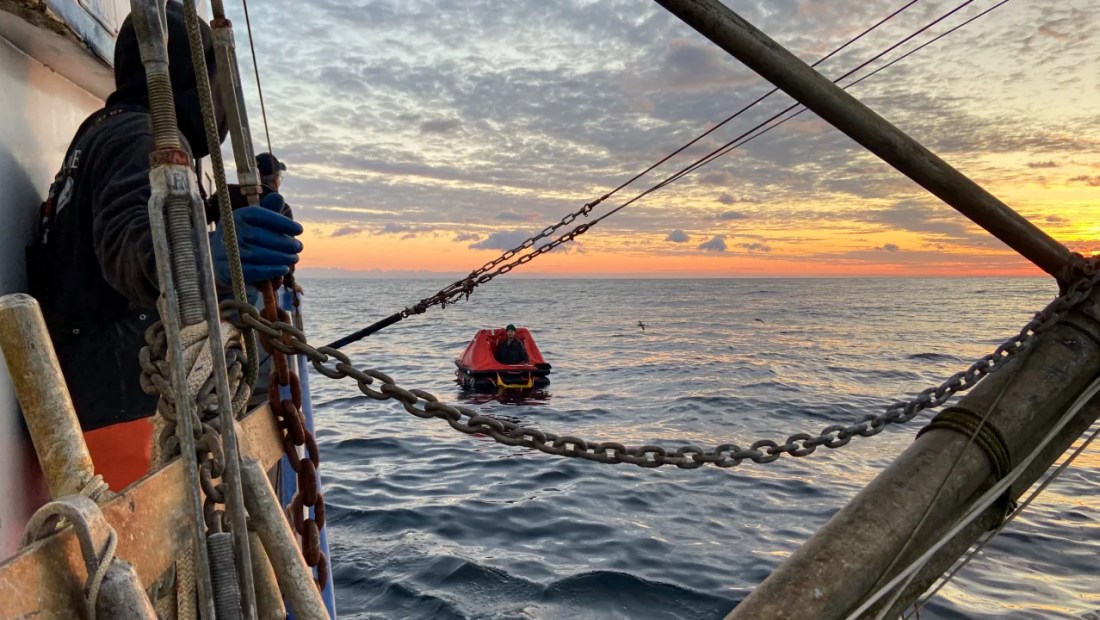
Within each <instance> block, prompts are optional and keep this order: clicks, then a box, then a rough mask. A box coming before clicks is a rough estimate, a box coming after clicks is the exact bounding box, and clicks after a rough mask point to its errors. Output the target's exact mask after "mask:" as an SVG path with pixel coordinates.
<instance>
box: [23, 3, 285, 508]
mask: <svg viewBox="0 0 1100 620" xmlns="http://www.w3.org/2000/svg"><path fill="white" fill-rule="evenodd" d="M167 25H168V30H167V33H168V53H169V63H170V65H169V69H170V75H171V81H172V89H173V95H174V99H175V104H176V114H177V124H178V128H179V131H180V135H181V137H182V143H183V148H184V149H185V150H186V151H187V152H188V153H190V155H191V156H192V157H194V158H196V159H198V158H202V157H205V156H206V155H208V154H209V152H210V149H211V145H208V144H207V140H206V134H205V131H204V129H203V122H202V115H201V110H200V107H199V93H198V89H197V87H196V84H195V76H194V68H193V65H192V63H191V55H190V51H189V47H188V39H187V31H186V29H185V27H184V16H183V7H182V5H181V4H179V3H178V2H174V1H170V2H168V3H167ZM202 38H203V43H204V47H205V55H206V63H207V67H208V69H209V71H210V75H211V83H212V84H215V85H216V83H217V82H216V80H215V79H214V78H215V73H216V67H215V56H214V49H213V45H212V42H211V35H210V29H209V27H207V26H206V24H202ZM114 70H115V91H114V92H113V93H112V94H111V95H110V96H109V97H108V98H107V101H106V104H105V106H104V107H103V108H102V109H100V110H98V111H96V112H95V113H93V114H92V115H91V116H90V117H89V118H88V119H87V120H85V121H84V122H83V123H82V124H81V126H80V128H79V129H78V130H77V132H76V135H75V136H74V138H73V141H72V143H71V144H70V146H69V149H68V151H67V152H66V154H65V159H64V162H63V164H62V167H61V171H60V172H59V173H58V175H57V176H56V177H55V180H54V183H53V185H52V186H51V187H50V191H49V195H48V198H47V200H46V202H45V203H44V204H43V205H42V208H41V219H40V223H39V231H38V236H37V240H36V243H35V244H34V245H33V246H32V247H30V248H28V256H27V259H28V260H27V263H28V275H29V281H30V291H31V294H32V295H34V296H35V297H36V298H38V301H39V302H40V304H41V306H42V309H43V313H44V315H45V316H46V322H47V325H48V327H49V330H50V335H51V337H52V339H53V343H54V347H55V349H56V350H57V355H58V359H59V360H60V362H61V369H62V372H63V373H64V375H65V380H66V383H67V384H68V388H69V392H70V394H71V396H72V400H73V404H74V406H75V408H76V412H77V417H78V418H79V419H80V423H81V426H82V428H83V430H84V432H85V440H86V442H87V444H88V448H89V450H90V452H91V454H92V459H93V461H94V463H95V465H96V469H97V471H99V473H101V474H103V476H104V478H105V479H106V480H107V482H108V484H110V485H111V487H112V488H114V489H119V488H122V487H123V486H125V485H126V484H129V483H130V482H132V481H133V480H136V479H137V478H138V477H140V476H141V475H143V474H144V473H145V472H146V471H147V470H148V467H149V454H150V448H151V445H152V424H150V422H149V420H148V417H149V416H152V415H153V414H154V413H155V412H156V405H157V398H156V397H155V396H150V395H148V394H145V393H144V392H143V391H142V389H141V385H140V382H139V376H140V373H141V368H140V366H139V364H138V353H139V351H140V350H141V347H142V346H144V339H143V334H144V332H145V330H146V328H148V327H149V326H150V325H151V324H152V323H153V322H154V321H156V320H157V319H158V318H159V317H158V315H157V311H156V301H157V296H158V281H157V268H156V258H155V256H154V254H153V240H152V232H151V230H150V228H149V215H148V203H149V197H150V194H151V188H150V185H149V154H150V153H151V152H152V150H153V132H152V124H151V118H150V113H149V103H148V94H147V87H146V80H145V68H144V66H143V65H142V62H141V54H140V51H139V48H138V41H137V36H136V34H135V31H134V27H133V24H132V21H131V18H130V17H127V18H126V21H125V22H124V23H123V25H122V28H121V30H120V31H119V35H118V39H117V41H116V43H115V54H114ZM215 88H216V86H215ZM214 100H215V102H217V101H219V96H218V93H217V92H215V93H214ZM218 115H219V117H220V118H219V124H220V127H222V130H221V139H222V140H224V139H225V135H226V131H225V129H224V127H225V126H226V123H225V120H224V114H222V113H220V112H219V114H218ZM213 148H220V146H219V145H213ZM282 204H283V200H282V198H281V196H279V195H278V194H277V193H272V194H271V195H269V196H267V197H265V198H264V202H263V203H262V205H261V206H254V207H246V208H244V209H240V210H238V211H235V212H234V221H235V223H236V225H237V234H238V236H239V242H240V244H241V255H242V257H244V258H243V259H242V260H244V264H243V267H244V271H245V278H246V280H248V281H249V282H250V283H255V282H260V281H263V280H268V279H271V278H274V277H277V276H280V275H283V274H285V273H287V272H288V271H289V268H290V266H291V265H293V264H294V263H296V262H297V260H298V253H299V252H300V251H301V249H302V244H301V243H300V242H299V241H298V240H297V239H295V238H294V237H295V236H296V235H298V234H301V232H302V228H301V226H300V225H298V224H297V223H295V222H293V221H292V220H290V219H289V218H286V217H285V216H283V215H281V214H280V213H279V211H280V210H281V208H282ZM220 245H221V231H220V228H219V229H218V230H217V231H216V232H214V233H213V237H212V239H211V246H212V250H213V251H212V254H213V259H214V263H215V265H214V267H215V269H214V271H215V274H216V278H217V279H218V280H219V285H220V286H221V287H224V288H228V287H229V282H228V265H227V263H226V259H225V252H224V251H220V250H219V246H220Z"/></svg>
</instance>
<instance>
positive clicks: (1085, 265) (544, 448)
mask: <svg viewBox="0 0 1100 620" xmlns="http://www.w3.org/2000/svg"><path fill="white" fill-rule="evenodd" d="M1098 266H1100V259H1097V258H1095V257H1094V258H1092V259H1089V260H1084V259H1081V258H1080V257H1078V258H1077V260H1075V261H1074V264H1073V265H1071V266H1070V268H1069V269H1067V272H1066V274H1065V277H1064V278H1063V281H1064V282H1072V284H1070V285H1068V286H1066V287H1064V291H1063V293H1062V294H1060V295H1059V296H1058V297H1056V298H1055V299H1054V301H1052V302H1051V303H1050V304H1049V305H1047V307H1046V308H1044V309H1043V310H1041V311H1040V312H1038V313H1036V314H1035V316H1034V317H1033V318H1032V319H1031V320H1030V321H1028V323H1027V324H1026V325H1024V327H1023V328H1022V329H1021V330H1020V332H1019V333H1018V334H1016V335H1015V336H1013V337H1011V338H1009V339H1008V340H1006V341H1005V342H1003V343H1002V344H1001V345H1000V346H998V347H997V348H996V349H995V350H994V351H993V352H992V353H990V354H988V355H986V356H984V357H982V358H981V359H979V360H977V361H976V362H974V363H973V364H971V365H970V367H969V368H967V369H966V370H964V371H961V372H957V373H955V374H954V375H952V376H951V377H949V378H948V379H947V380H946V381H944V382H943V383H942V384H940V385H939V386H936V387H930V388H927V389H925V390H923V391H921V392H920V393H919V394H917V395H916V396H915V397H913V398H912V399H910V400H908V401H899V402H895V403H893V404H891V405H890V406H889V407H887V409H886V411H885V412H884V413H882V414H879V415H875V414H866V415H864V416H862V417H861V418H860V419H859V420H858V421H857V422H855V423H853V424H849V425H843V424H834V425H831V426H828V427H826V428H825V429H823V430H822V431H821V432H820V433H819V434H818V435H817V436H814V435H811V434H810V433H795V434H793V435H791V436H789V437H787V440H786V441H785V442H784V443H782V444H780V443H777V442H775V441H772V440H770V439H760V440H757V441H754V442H753V443H752V444H750V445H749V446H748V447H747V448H744V447H741V446H739V445H737V444H734V443H725V444H721V445H718V446H716V447H714V448H702V447H700V446H696V445H684V446H680V447H678V448H674V449H670V448H664V447H662V446H657V445H643V446H631V447H627V446H625V445H623V444H621V443H618V442H613V441H587V440H585V439H582V438H580V437H575V436H572V435H557V434H555V433H550V432H546V431H541V430H539V429H536V428H530V427H524V426H520V425H518V424H516V423H514V422H509V421H506V420H501V419H498V418H494V417H491V416H487V415H482V414H480V413H478V412H477V411H475V410H473V409H469V408H466V407H461V406H455V405H448V404H446V403H442V402H439V399H437V398H436V397H435V396H434V395H432V394H430V393H428V392H425V391H424V390H416V389H413V390H409V389H405V388H403V387H401V386H399V385H397V384H396V382H395V381H394V380H393V379H392V378H391V377H390V376H389V375H387V374H385V373H383V372H380V371H378V370H373V369H366V370H361V369H358V368H356V367H355V366H353V365H352V363H351V359H350V358H349V357H348V356H347V355H345V354H344V353H343V352H341V351H339V350H337V349H334V348H332V347H320V348H315V347H313V346H312V345H310V344H309V343H308V342H307V341H306V336H305V334H304V333H303V332H302V330H301V329H298V328H297V327H295V326H293V325H291V324H290V323H289V322H287V321H281V320H280V321H270V320H267V319H266V318H264V317H262V316H260V314H259V313H258V312H257V311H256V309H255V308H253V307H252V306H249V305H247V304H243V305H242V304H239V303H237V302H233V301H226V302H223V303H222V313H223V317H226V318H237V320H238V321H239V324H238V325H239V326H240V327H242V328H252V329H255V330H257V332H258V333H259V334H261V336H262V337H266V338H268V340H269V341H270V343H271V346H272V347H274V348H275V349H277V350H279V351H282V352H283V353H287V354H298V355H304V356H306V358H308V359H309V360H310V361H311V362H312V363H313V367H314V369H315V370H317V372H319V373H321V374H322V375H324V376H326V377H329V378H330V379H343V378H351V379H354V380H355V381H356V382H357V383H358V385H359V389H360V391H362V392H363V394H365V395H367V396H368V397H370V398H372V399H374V400H378V401H384V400H391V399H392V400H396V401H398V402H400V403H401V404H402V405H403V406H404V408H405V410H406V411H407V412H409V413H410V414H412V415H414V416H416V417H418V418H425V419H427V418H439V419H441V420H444V421H446V422H447V423H448V424H449V425H450V426H451V428H453V429H455V430H457V431H460V432H462V433H466V434H470V435H474V434H483V435H488V436H489V437H492V438H493V439H494V440H495V441H497V442H499V443H502V444H505V445H509V446H524V447H527V448H532V449H535V450H538V451H540V452H544V453H546V454H553V455H558V456H569V457H576V458H581V459H585V460H590V461H597V462H600V463H629V464H632V465H638V466H640V467H660V466H662V465H675V466H676V467H679V468H681V469H695V468H697V467H701V466H703V465H705V464H708V463H709V464H713V465H715V466H717V467H723V468H726V467H736V466H737V465H740V464H741V463H742V462H743V461H745V460H751V461H753V462H754V463H770V462H772V461H775V460H778V459H779V458H780V457H781V456H783V455H784V454H789V455H791V456H807V455H809V454H812V453H813V452H814V451H815V450H817V448H819V447H821V446H825V447H826V448H832V449H836V448H840V447H843V446H845V445H847V444H848V443H849V442H850V441H851V440H852V438H853V437H855V436H857V435H858V436H860V437H872V436H874V435H877V434H879V433H881V432H882V431H883V429H885V428H886V426H888V425H890V424H899V423H905V422H908V421H910V420H912V419H913V418H914V417H916V415H917V414H918V413H920V412H921V411H924V410H926V409H930V408H933V407H938V406H940V405H942V404H943V403H945V402H947V400H948V399H950V398H951V397H952V396H954V395H955V394H957V393H959V392H963V391H966V390H968V389H970V388H971V387H973V386H974V385H975V384H976V383H977V382H978V381H980V380H981V379H982V378H983V377H985V376H987V375H989V374H991V373H993V372H995V371H997V370H998V369H1000V368H1002V367H1003V366H1004V365H1005V363H1006V362H1007V361H1008V360H1009V359H1011V358H1012V357H1013V356H1015V355H1017V354H1018V353H1019V352H1020V351H1022V350H1024V349H1025V348H1026V347H1027V346H1028V345H1029V344H1030V343H1031V341H1032V340H1033V339H1034V338H1035V337H1036V336H1037V335H1038V334H1040V333H1042V332H1043V331H1044V330H1046V329H1047V328H1049V327H1050V326H1051V325H1053V324H1054V323H1055V322H1057V321H1058V320H1059V319H1061V318H1062V316H1064V315H1065V313H1066V312H1068V311H1069V310H1070V309H1071V308H1073V307H1074V306H1076V305H1078V304H1080V303H1081V302H1083V301H1084V300H1085V299H1087V298H1088V296H1089V295H1090V294H1091V293H1092V291H1093V289H1094V288H1095V286H1096V284H1097V283H1098V282H1100V269H1098ZM238 314H239V316H238ZM376 382H377V386H376ZM421 401H423V405H420V403H421ZM464 418H467V420H466V421H464Z"/></svg>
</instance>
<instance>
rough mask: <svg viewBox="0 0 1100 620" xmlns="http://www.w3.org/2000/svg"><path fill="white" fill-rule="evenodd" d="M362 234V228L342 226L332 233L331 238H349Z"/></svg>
mask: <svg viewBox="0 0 1100 620" xmlns="http://www.w3.org/2000/svg"><path fill="white" fill-rule="evenodd" d="M361 232H363V227H362V226H341V227H340V228H337V229H336V230H334V231H332V234H330V235H329V237H347V236H350V235H358V234H359V233H361Z"/></svg>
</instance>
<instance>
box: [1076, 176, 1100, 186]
mask: <svg viewBox="0 0 1100 620" xmlns="http://www.w3.org/2000/svg"><path fill="white" fill-rule="evenodd" d="M1069 182H1070V183H1084V184H1085V185H1088V186H1089V187H1100V176H1095V177H1090V176H1088V175H1085V174H1082V175H1079V176H1075V177H1073V178H1071V179H1069Z"/></svg>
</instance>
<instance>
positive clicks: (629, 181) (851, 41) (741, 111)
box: [590, 0, 920, 206]
mask: <svg viewBox="0 0 1100 620" xmlns="http://www.w3.org/2000/svg"><path fill="white" fill-rule="evenodd" d="M919 1H920V0H910V1H909V2H908V3H906V4H905V5H903V6H902V7H901V8H899V9H897V10H896V11H894V12H893V13H890V14H889V15H887V16H886V17H883V18H882V19H880V20H879V21H877V22H875V23H874V24H873V25H871V26H870V27H868V28H867V29H866V30H864V31H863V32H861V33H859V34H857V35H856V36H855V37H853V38H851V39H848V41H847V42H845V43H844V44H843V45H841V46H840V47H838V48H836V49H834V50H833V51H831V52H829V53H828V54H826V55H824V56H822V57H821V58H819V59H818V60H817V61H816V62H814V63H813V64H812V65H810V66H811V67H816V66H818V65H820V64H821V63H823V62H825V61H826V60H829V59H830V58H832V57H833V56H836V55H837V54H839V53H840V52H842V51H844V50H845V49H847V48H848V47H849V46H851V45H853V44H854V43H856V42H857V41H859V40H860V39H862V38H863V37H865V36H867V35H868V34H870V33H871V32H872V31H874V30H875V29H877V28H878V27H879V26H881V25H883V24H885V23H886V22H888V21H890V20H891V19H893V18H895V17H897V16H898V15H900V14H901V13H902V12H903V11H905V10H906V9H908V8H909V7H911V6H913V5H914V4H916V3H917V2H919ZM778 91H779V87H773V88H772V89H771V90H769V91H768V92H766V93H764V94H763V95H760V96H759V97H757V98H756V99H755V100H753V101H752V102H751V103H749V104H748V105H746V106H744V107H742V108H741V109H739V110H738V111H736V112H734V113H733V114H731V115H729V116H727V117H726V118H725V119H724V120H722V121H721V122H720V123H718V124H716V125H715V126H714V127H711V128H710V129H708V130H706V131H704V132H703V133H701V134H699V135H698V136H696V137H694V138H692V139H691V141H690V142H687V143H686V144H684V145H683V146H681V147H680V148H678V149H676V150H675V151H672V152H671V153H669V154H668V155H665V156H664V157H662V158H661V159H660V160H658V161H657V162H655V163H654V164H653V165H651V166H649V167H648V168H646V169H645V170H643V171H641V172H639V173H638V174H636V175H634V176H633V177H631V178H630V179H627V180H626V181H625V182H623V183H622V184H620V185H619V186H618V187H616V188H614V189H612V190H611V191H610V192H608V193H606V194H604V195H603V196H602V197H600V198H599V199H598V200H596V201H595V202H592V203H590V204H591V205H592V206H595V205H597V204H599V203H600V202H603V201H604V200H607V199H608V198H610V197H611V196H614V195H615V194H616V193H618V192H619V191H620V190H622V189H624V188H626V187H627V186H628V185H630V184H632V183H634V181H637V180H638V179H640V178H642V177H644V176H645V175H647V174H649V173H650V172H652V171H653V170H654V169H656V168H657V167H659V166H660V165H661V164H663V163H665V162H667V161H668V160H670V159H672V158H673V157H675V156H677V155H679V154H680V153H682V152H684V151H685V150H687V149H688V148H689V147H691V146H692V145H694V144H695V143H697V142H699V141H700V140H702V139H703V138H705V137H707V136H709V135H710V134H712V133H714V132H715V131H717V130H718V129H720V128H721V127H723V126H725V125H726V124H727V123H729V122H730V121H732V120H734V119H735V118H737V117H739V116H741V115H742V114H744V113H745V112H747V111H748V110H750V109H752V108H753V107H754V106H756V105H757V104H759V103H761V102H763V101H764V100H765V99H767V98H768V97H770V96H772V95H774V94H775V93H776V92H778Z"/></svg>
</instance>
